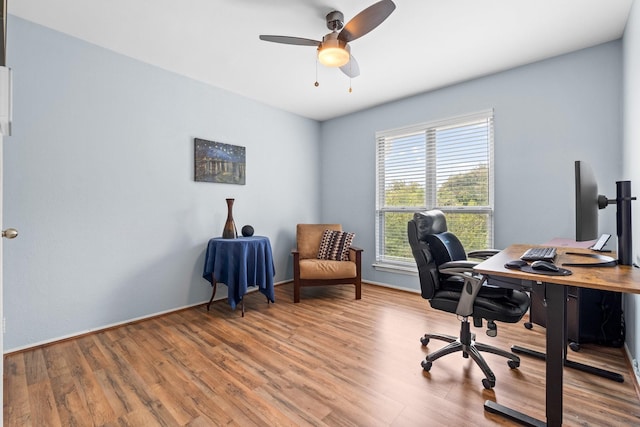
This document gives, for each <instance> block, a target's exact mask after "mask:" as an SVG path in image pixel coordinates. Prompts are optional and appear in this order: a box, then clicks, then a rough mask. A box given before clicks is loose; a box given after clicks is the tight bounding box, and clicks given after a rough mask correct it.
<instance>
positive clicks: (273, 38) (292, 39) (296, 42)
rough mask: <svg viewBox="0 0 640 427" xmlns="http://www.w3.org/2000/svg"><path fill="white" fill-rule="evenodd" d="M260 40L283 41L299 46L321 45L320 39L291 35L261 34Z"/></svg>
mask: <svg viewBox="0 0 640 427" xmlns="http://www.w3.org/2000/svg"><path fill="white" fill-rule="evenodd" d="M260 40H264V41H266V42H274V43H283V44H294V45H298V46H315V47H318V46H320V43H321V42H319V41H317V40H311V39H303V38H302V37H289V36H265V35H261V36H260Z"/></svg>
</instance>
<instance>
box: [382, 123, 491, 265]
mask: <svg viewBox="0 0 640 427" xmlns="http://www.w3.org/2000/svg"><path fill="white" fill-rule="evenodd" d="M376 147H377V150H376V154H377V171H376V196H377V197H376V261H377V263H378V264H399V265H404V264H410V265H413V263H414V260H413V256H412V254H411V249H410V247H409V243H408V241H407V222H408V221H409V220H410V219H411V218H412V217H413V213H414V212H417V211H421V210H427V209H434V208H437V209H440V210H442V211H443V212H444V213H445V215H446V217H447V225H448V227H449V230H450V231H451V232H453V233H454V234H456V235H457V236H458V238H460V240H461V241H462V244H463V245H464V246H465V249H466V250H467V251H470V250H474V249H483V248H490V247H492V246H493V111H483V112H480V113H476V114H472V115H467V116H462V117H456V118H452V119H447V120H442V121H438V122H430V123H423V124H419V125H414V126H410V127H405V128H401V129H393V130H388V131H381V132H378V133H376Z"/></svg>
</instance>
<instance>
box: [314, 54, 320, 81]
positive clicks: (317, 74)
mask: <svg viewBox="0 0 640 427" xmlns="http://www.w3.org/2000/svg"><path fill="white" fill-rule="evenodd" d="M313 85H314V86H315V87H318V86H320V83H318V57H317V56H316V82H315V83H314V84H313Z"/></svg>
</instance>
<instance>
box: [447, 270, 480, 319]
mask: <svg viewBox="0 0 640 427" xmlns="http://www.w3.org/2000/svg"><path fill="white" fill-rule="evenodd" d="M476 265H478V263H477V262H473V261H449V262H445V263H444V264H441V265H440V267H439V268H438V271H439V272H440V273H443V274H450V275H452V276H457V277H460V278H462V279H464V285H463V286H462V291H461V295H460V300H459V301H458V306H457V307H456V314H457V315H459V316H465V317H466V316H471V315H472V314H473V303H474V302H475V300H476V296H478V292H480V289H481V288H482V285H483V284H484V283H485V282H486V281H487V279H486V277H484V276H482V275H481V274H479V273H477V272H476V271H475V270H474V269H473V267H474V266H476Z"/></svg>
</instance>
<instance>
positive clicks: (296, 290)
mask: <svg viewBox="0 0 640 427" xmlns="http://www.w3.org/2000/svg"><path fill="white" fill-rule="evenodd" d="M293 302H294V303H296V302H300V283H297V282H293Z"/></svg>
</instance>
